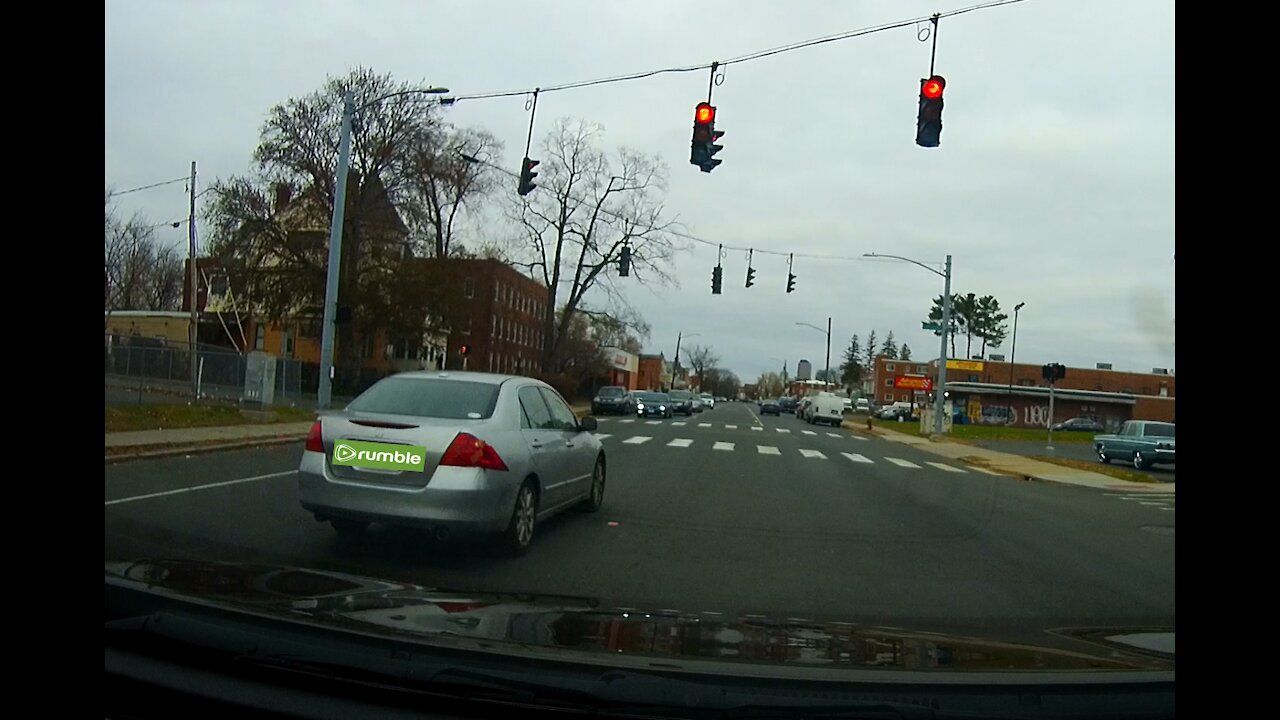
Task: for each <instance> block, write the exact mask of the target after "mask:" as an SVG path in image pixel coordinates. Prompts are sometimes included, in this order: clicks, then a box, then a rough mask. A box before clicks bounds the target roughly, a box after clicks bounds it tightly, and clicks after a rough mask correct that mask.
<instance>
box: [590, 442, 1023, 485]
mask: <svg viewBox="0 0 1280 720" xmlns="http://www.w3.org/2000/svg"><path fill="white" fill-rule="evenodd" d="M594 435H595V437H596V438H597V439H599V440H607V439H610V438H616V436H615V435H613V434H612V433H594ZM653 439H654V438H653V437H652V436H649V435H633V436H631V437H628V438H625V439H622V440H615V442H620V443H622V444H624V445H643V444H644V443H647V442H649V441H650V440H653ZM761 439H763V438H761ZM707 442H708V441H706V440H698V439H696V438H672V439H671V440H668V441H667V442H665V443H663V444H664V445H665V446H666V447H669V448H680V449H688V448H694V447H704V448H705V447H706V445H707ZM710 444H711V449H712V450H718V451H721V452H737V451H738V450H739V449H741V450H744V451H746V452H750V448H751V447H752V445H754V446H755V451H756V454H757V455H773V456H775V457H783V456H786V455H792V453H795V454H798V455H799V456H800V457H801V458H804V459H808V460H834V459H838V458H836V457H834V456H831V455H828V454H827V453H825V452H823V451H821V450H815V449H812V448H795V449H794V450H793V449H787V450H786V451H785V452H784V451H783V449H782V448H779V447H778V446H777V445H762V444H755V443H735V442H727V441H724V440H715V441H711V443H710ZM839 455H840V456H841V457H843V458H844V459H845V460H848V461H849V462H851V463H857V464H860V465H873V464H876V463H879V462H880V461H884V462H886V463H889V464H891V465H894V466H897V467H902V468H911V469H915V470H922V469H927V468H925V467H924V466H922V465H919V464H917V463H914V462H912V461H910V460H906V459H904V458H899V457H884V458H879V459H872V458H869V457H867V456H866V455H863V454H861V453H854V452H841V453H839ZM792 457H794V455H792ZM922 462H924V465H926V466H928V467H930V468H936V469H938V470H941V471H943V472H947V473H953V474H965V473H968V472H969V471H970V470H974V471H977V472H983V473H987V474H994V475H998V474H999V473H992V472H991V471H989V470H986V469H984V468H979V467H973V466H969V465H966V466H964V467H956V466H955V465H948V464H946V463H941V462H929V461H922Z"/></svg>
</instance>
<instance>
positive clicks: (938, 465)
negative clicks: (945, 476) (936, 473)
mask: <svg viewBox="0 0 1280 720" xmlns="http://www.w3.org/2000/svg"><path fill="white" fill-rule="evenodd" d="M925 465H932V466H934V467H936V468H938V469H939V470H946V471H947V472H954V473H962V472H964V471H963V470H961V469H960V468H958V467H951V466H950V465H944V464H942V463H937V462H925Z"/></svg>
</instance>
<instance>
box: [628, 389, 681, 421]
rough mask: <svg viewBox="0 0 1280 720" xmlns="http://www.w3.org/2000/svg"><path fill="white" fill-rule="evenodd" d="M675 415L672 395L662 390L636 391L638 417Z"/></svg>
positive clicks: (667, 416)
mask: <svg viewBox="0 0 1280 720" xmlns="http://www.w3.org/2000/svg"><path fill="white" fill-rule="evenodd" d="M674 415H675V411H674V410H673V408H672V404H671V396H670V395H668V394H666V393H662V392H641V393H636V417H642V418H647V417H660V418H669V417H673V416H674Z"/></svg>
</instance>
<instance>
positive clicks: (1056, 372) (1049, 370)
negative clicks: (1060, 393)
mask: <svg viewBox="0 0 1280 720" xmlns="http://www.w3.org/2000/svg"><path fill="white" fill-rule="evenodd" d="M1066 376H1067V368H1066V366H1065V365H1062V364H1061V363H1049V364H1048V365H1042V366H1040V377H1042V378H1044V379H1045V380H1048V381H1049V382H1054V381H1056V380H1061V379H1063V378H1065V377H1066Z"/></svg>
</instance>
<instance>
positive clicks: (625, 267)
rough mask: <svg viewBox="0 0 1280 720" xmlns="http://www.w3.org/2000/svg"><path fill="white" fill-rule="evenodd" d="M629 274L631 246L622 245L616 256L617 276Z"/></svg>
mask: <svg viewBox="0 0 1280 720" xmlns="http://www.w3.org/2000/svg"><path fill="white" fill-rule="evenodd" d="M630 276H631V246H630V245H623V246H622V252H621V254H620V255H619V257H618V277H630Z"/></svg>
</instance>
